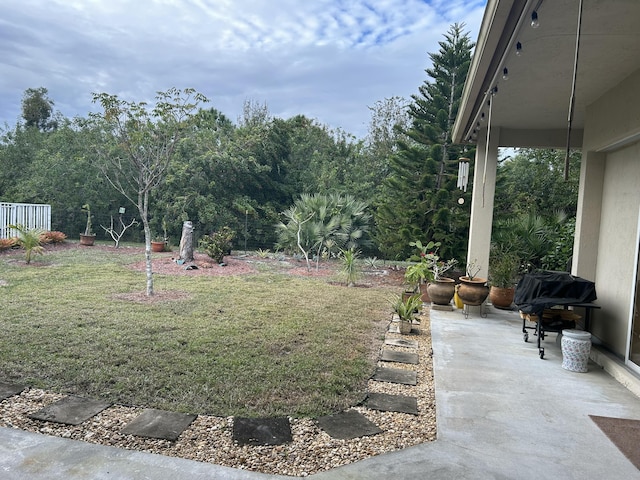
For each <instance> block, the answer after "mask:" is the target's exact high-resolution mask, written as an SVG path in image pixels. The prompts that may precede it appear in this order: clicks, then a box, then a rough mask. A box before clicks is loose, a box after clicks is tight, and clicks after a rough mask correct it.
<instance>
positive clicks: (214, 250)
mask: <svg viewBox="0 0 640 480" xmlns="http://www.w3.org/2000/svg"><path fill="white" fill-rule="evenodd" d="M235 236H236V233H235V232H234V231H233V230H231V229H230V228H229V227H222V229H220V230H219V231H217V232H213V233H212V234H211V235H205V236H203V237H202V238H201V239H200V242H199V245H200V248H202V249H203V250H204V251H205V253H206V254H207V255H209V256H210V257H211V258H213V259H214V260H215V261H216V262H217V263H222V262H223V261H224V256H225V255H228V254H229V253H231V247H232V241H233V239H234V237H235Z"/></svg>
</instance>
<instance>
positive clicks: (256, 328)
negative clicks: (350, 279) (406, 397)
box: [0, 247, 399, 417]
mask: <svg viewBox="0 0 640 480" xmlns="http://www.w3.org/2000/svg"><path fill="white" fill-rule="evenodd" d="M23 256H24V255H23V253H21V252H19V251H12V252H4V253H2V254H0V280H3V281H4V282H6V283H7V284H8V285H6V286H0V339H1V343H0V381H2V380H5V381H14V382H23V383H25V384H27V385H29V386H33V387H38V388H43V389H47V390H51V391H55V392H59V393H70V394H77V395H85V396H90V397H92V398H101V399H105V400H108V401H110V402H113V403H119V404H125V405H140V406H145V407H153V408H159V409H166V410H173V411H181V412H191V413H200V414H214V415H222V416H227V415H244V416H266V415H293V416H312V417H314V416H317V415H322V414H327V413H330V412H335V411H339V410H341V409H343V408H346V407H348V406H350V405H352V404H354V403H357V402H359V401H360V400H362V398H363V395H364V392H365V389H366V383H367V379H368V378H369V377H370V376H371V374H372V373H373V371H374V369H375V360H376V358H377V354H378V351H379V349H380V346H381V342H382V338H383V333H384V329H385V328H386V324H387V322H388V319H389V315H390V313H389V312H390V310H389V298H390V297H391V296H392V294H393V293H396V292H395V290H389V289H384V288H346V287H343V286H339V285H334V284H331V283H329V282H328V281H327V280H326V279H325V280H318V279H310V278H300V277H296V276H292V275H289V274H286V273H278V272H277V271H276V270H275V269H271V268H268V267H263V268H261V269H260V272H259V273H256V274H249V275H239V276H224V277H213V276H199V277H187V276H170V275H154V279H155V290H156V291H157V292H159V293H162V292H168V291H172V292H173V291H177V292H182V293H183V295H182V298H180V299H177V300H172V301H163V302H155V303H151V304H146V303H139V302H133V301H130V300H125V299H121V298H119V297H118V296H117V295H118V294H124V293H131V292H141V291H144V288H145V275H144V273H143V272H136V271H133V270H132V269H131V268H129V266H128V265H130V264H131V263H134V262H139V261H141V260H143V255H142V253H140V251H135V252H131V251H129V252H127V250H124V253H123V252H122V251H121V252H115V250H112V251H105V250H104V249H97V248H96V249H92V248H90V247H84V248H72V249H64V250H59V251H56V250H55V249H54V250H49V251H47V253H45V255H44V256H38V257H35V258H34V260H33V262H37V263H36V264H35V265H26V264H25V262H24V261H23ZM0 283H2V282H0ZM398 288H399V287H398Z"/></svg>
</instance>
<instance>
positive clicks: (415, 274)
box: [404, 240, 440, 303]
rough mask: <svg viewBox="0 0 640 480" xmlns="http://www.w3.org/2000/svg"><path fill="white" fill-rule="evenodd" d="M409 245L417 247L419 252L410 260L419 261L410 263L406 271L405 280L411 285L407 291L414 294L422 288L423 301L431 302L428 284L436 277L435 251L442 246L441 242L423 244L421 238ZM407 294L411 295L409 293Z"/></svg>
mask: <svg viewBox="0 0 640 480" xmlns="http://www.w3.org/2000/svg"><path fill="white" fill-rule="evenodd" d="M409 245H411V246H412V247H416V248H417V249H418V250H419V253H418V254H416V255H412V256H411V257H410V258H409V261H410V262H417V263H412V264H411V265H409V266H408V267H407V268H406V270H405V273H404V281H405V283H406V284H407V285H408V286H409V290H407V292H410V293H411V294H413V293H417V292H418V290H420V295H421V298H422V301H423V302H425V303H427V302H430V301H431V299H430V298H429V294H428V292H427V284H428V283H429V282H430V281H432V280H433V279H434V275H433V272H432V261H433V259H434V255H435V253H434V252H435V251H436V250H437V249H438V247H439V246H440V242H433V241H431V242H429V243H427V244H423V243H422V242H421V241H420V240H416V241H415V242H411V243H409ZM405 296H409V294H406V295H405Z"/></svg>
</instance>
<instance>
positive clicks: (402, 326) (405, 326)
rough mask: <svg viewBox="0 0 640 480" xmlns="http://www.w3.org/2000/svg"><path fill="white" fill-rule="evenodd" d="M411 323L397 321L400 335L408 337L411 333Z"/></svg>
mask: <svg viewBox="0 0 640 480" xmlns="http://www.w3.org/2000/svg"><path fill="white" fill-rule="evenodd" d="M412 323H413V322H408V321H405V320H400V321H398V330H399V331H400V333H401V334H402V335H408V334H409V333H411V329H412V328H413V325H412Z"/></svg>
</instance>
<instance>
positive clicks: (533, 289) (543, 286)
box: [513, 271, 597, 314]
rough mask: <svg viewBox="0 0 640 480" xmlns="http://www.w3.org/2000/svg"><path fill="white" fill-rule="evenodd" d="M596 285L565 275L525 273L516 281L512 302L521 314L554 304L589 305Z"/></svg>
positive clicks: (559, 273)
mask: <svg viewBox="0 0 640 480" xmlns="http://www.w3.org/2000/svg"><path fill="white" fill-rule="evenodd" d="M596 298H597V297H596V284H595V283H593V282H591V281H589V280H585V279H584V278H580V277H574V276H573V275H571V274H569V273H567V272H545V271H542V272H537V273H528V274H526V275H525V276H524V277H522V280H520V282H518V286H517V287H516V292H515V297H514V299H513V303H515V304H516V306H517V307H518V309H519V310H522V311H523V312H524V313H536V314H537V313H539V312H542V310H544V309H545V308H550V307H553V306H554V305H569V304H572V303H589V302H593V301H594V300H595V299H596Z"/></svg>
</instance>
